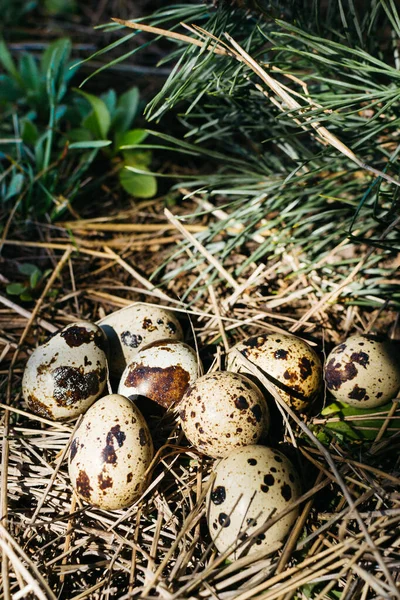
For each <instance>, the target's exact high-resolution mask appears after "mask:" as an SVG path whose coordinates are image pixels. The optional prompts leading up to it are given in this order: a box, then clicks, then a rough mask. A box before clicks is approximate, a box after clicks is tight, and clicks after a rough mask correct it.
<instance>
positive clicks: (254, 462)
mask: <svg viewBox="0 0 400 600" xmlns="http://www.w3.org/2000/svg"><path fill="white" fill-rule="evenodd" d="M247 462H248V463H249V465H251V466H252V467H254V466H255V465H256V464H257V460H256V459H255V458H248V459H247Z"/></svg>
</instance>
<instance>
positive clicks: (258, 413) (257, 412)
mask: <svg viewBox="0 0 400 600" xmlns="http://www.w3.org/2000/svg"><path fill="white" fill-rule="evenodd" d="M250 410H251V412H252V413H253V415H254V417H255V419H256V421H257V423H259V422H260V421H261V419H262V410H261V406H260V405H259V404H255V405H254V406H252V407H251V409H250Z"/></svg>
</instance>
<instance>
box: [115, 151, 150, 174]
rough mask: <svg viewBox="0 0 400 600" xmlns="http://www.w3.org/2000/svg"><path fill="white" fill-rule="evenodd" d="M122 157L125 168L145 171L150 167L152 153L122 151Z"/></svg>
mask: <svg viewBox="0 0 400 600" xmlns="http://www.w3.org/2000/svg"><path fill="white" fill-rule="evenodd" d="M122 156H123V157H124V163H125V164H126V165H127V166H129V167H137V168H139V169H144V170H145V171H147V167H150V163H151V157H152V153H151V151H150V150H142V151H140V150H124V151H123V152H122Z"/></svg>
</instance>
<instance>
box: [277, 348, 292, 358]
mask: <svg viewBox="0 0 400 600" xmlns="http://www.w3.org/2000/svg"><path fill="white" fill-rule="evenodd" d="M288 354H289V351H288V350H284V349H283V348H279V349H278V350H275V352H274V356H275V358H277V359H278V360H279V359H282V360H286V359H287V357H288Z"/></svg>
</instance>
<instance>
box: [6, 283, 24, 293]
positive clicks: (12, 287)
mask: <svg viewBox="0 0 400 600" xmlns="http://www.w3.org/2000/svg"><path fill="white" fill-rule="evenodd" d="M25 290H26V287H25V286H24V285H22V283H9V284H8V286H7V287H6V291H7V294H10V296H19V295H20V294H22V293H23V292H25Z"/></svg>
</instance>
